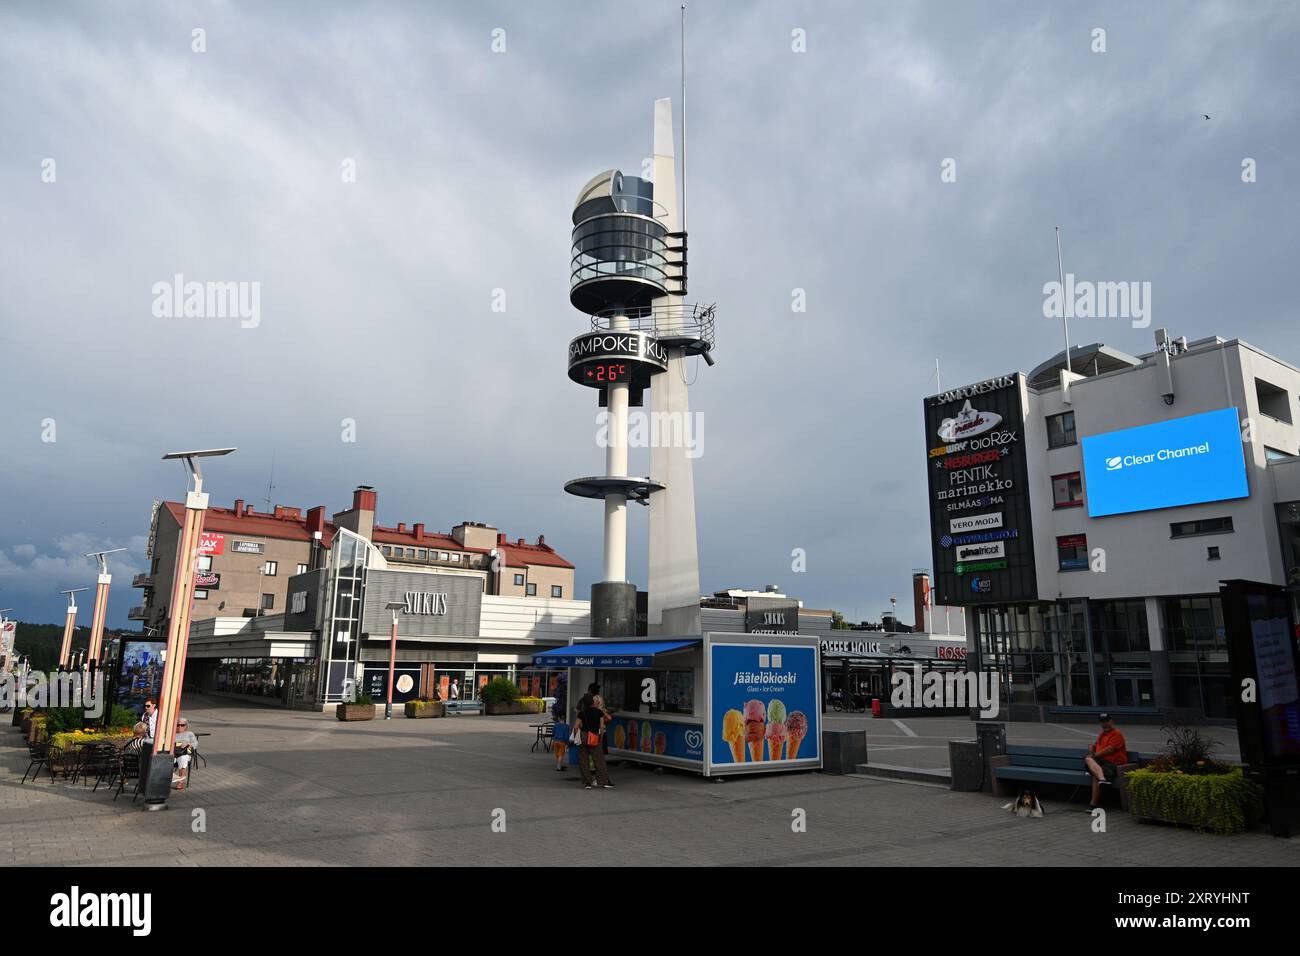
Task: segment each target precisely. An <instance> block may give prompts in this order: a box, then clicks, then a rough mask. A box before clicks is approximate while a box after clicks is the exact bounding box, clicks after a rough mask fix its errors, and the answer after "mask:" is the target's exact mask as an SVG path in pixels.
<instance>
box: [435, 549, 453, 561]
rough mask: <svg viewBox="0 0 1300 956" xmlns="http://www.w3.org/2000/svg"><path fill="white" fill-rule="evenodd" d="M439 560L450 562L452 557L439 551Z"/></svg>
mask: <svg viewBox="0 0 1300 956" xmlns="http://www.w3.org/2000/svg"><path fill="white" fill-rule="evenodd" d="M438 560H439V561H448V560H450V555H448V554H447V552H446V551H439V552H438Z"/></svg>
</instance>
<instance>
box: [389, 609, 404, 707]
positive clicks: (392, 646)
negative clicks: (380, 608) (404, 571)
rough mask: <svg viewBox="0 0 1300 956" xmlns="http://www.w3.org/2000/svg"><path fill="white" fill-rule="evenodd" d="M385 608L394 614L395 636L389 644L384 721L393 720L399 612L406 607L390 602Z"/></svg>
mask: <svg viewBox="0 0 1300 956" xmlns="http://www.w3.org/2000/svg"><path fill="white" fill-rule="evenodd" d="M384 607H386V608H388V610H390V611H392V612H393V636H392V639H391V640H390V641H389V642H388V702H387V703H386V704H384V720H392V719H393V674H394V672H395V671H396V670H397V612H398V611H400V610H402V609H403V608H404V607H406V605H405V604H403V603H402V602H401V601H389V602H388V603H387V604H385V605H384Z"/></svg>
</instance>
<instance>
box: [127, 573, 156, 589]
mask: <svg viewBox="0 0 1300 956" xmlns="http://www.w3.org/2000/svg"><path fill="white" fill-rule="evenodd" d="M131 587H133V588H151V587H153V575H152V574H150V573H149V572H148V571H141V572H140V573H139V574H137V575H136V576H135V577H133V578H132V579H131Z"/></svg>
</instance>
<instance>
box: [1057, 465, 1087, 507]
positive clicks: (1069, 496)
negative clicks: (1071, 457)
mask: <svg viewBox="0 0 1300 956" xmlns="http://www.w3.org/2000/svg"><path fill="white" fill-rule="evenodd" d="M1052 504H1053V507H1056V508H1077V507H1079V506H1080V505H1082V504H1083V480H1082V479H1081V478H1080V477H1079V473H1078V472H1077V471H1072V472H1070V473H1069V474H1066V475H1053V476H1052Z"/></svg>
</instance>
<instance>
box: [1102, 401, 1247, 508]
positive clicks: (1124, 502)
mask: <svg viewBox="0 0 1300 956" xmlns="http://www.w3.org/2000/svg"><path fill="white" fill-rule="evenodd" d="M1082 442H1083V477H1084V490H1085V498H1086V500H1087V502H1088V515H1089V516H1090V517H1093V518H1101V517H1104V516H1106V515H1118V514H1130V513H1132V512H1134V511H1152V510H1154V509H1156V508H1176V507H1178V506H1179V505H1195V504H1202V503H1204V502H1207V501H1226V500H1228V499H1230V498H1245V497H1247V496H1248V495H1249V494H1250V489H1249V487H1248V486H1247V484H1246V460H1245V456H1244V455H1243V453H1242V448H1241V426H1240V424H1238V416H1237V410H1236V409H1235V408H1222V409H1219V410H1218V411H1213V412H1204V413H1202V414H1200V415H1188V416H1186V417H1184V418H1174V419H1171V420H1170V421H1165V422H1155V423H1154V424H1151V425H1139V426H1137V427H1136V428H1125V429H1121V430H1120V431H1114V432H1106V433H1105V434H1101V435H1085V436H1083V439H1082Z"/></svg>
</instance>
